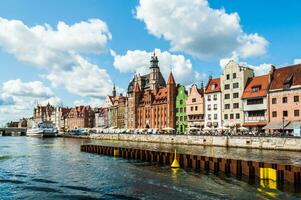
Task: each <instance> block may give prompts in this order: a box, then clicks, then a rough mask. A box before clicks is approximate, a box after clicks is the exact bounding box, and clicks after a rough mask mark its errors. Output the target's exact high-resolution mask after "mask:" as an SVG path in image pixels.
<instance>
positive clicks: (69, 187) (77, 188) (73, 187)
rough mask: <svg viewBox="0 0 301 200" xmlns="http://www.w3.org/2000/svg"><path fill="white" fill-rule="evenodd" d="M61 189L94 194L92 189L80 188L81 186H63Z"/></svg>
mask: <svg viewBox="0 0 301 200" xmlns="http://www.w3.org/2000/svg"><path fill="white" fill-rule="evenodd" d="M61 187H62V188H68V189H72V190H80V191H84V192H94V190H93V189H90V188H87V187H82V186H71V185H64V186H61Z"/></svg>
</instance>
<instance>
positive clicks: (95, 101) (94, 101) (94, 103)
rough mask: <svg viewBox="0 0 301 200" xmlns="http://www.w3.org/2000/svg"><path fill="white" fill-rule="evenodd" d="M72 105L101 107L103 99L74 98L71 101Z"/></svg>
mask: <svg viewBox="0 0 301 200" xmlns="http://www.w3.org/2000/svg"><path fill="white" fill-rule="evenodd" d="M73 104H74V106H81V105H84V106H91V107H92V108H96V107H101V106H103V104H104V99H97V98H90V99H88V100H83V99H81V100H75V101H74V102H73Z"/></svg>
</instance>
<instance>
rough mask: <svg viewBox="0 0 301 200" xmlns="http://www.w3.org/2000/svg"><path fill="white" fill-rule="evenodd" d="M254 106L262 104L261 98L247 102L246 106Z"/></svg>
mask: <svg viewBox="0 0 301 200" xmlns="http://www.w3.org/2000/svg"><path fill="white" fill-rule="evenodd" d="M255 104H263V98H260V99H248V100H247V105H255Z"/></svg>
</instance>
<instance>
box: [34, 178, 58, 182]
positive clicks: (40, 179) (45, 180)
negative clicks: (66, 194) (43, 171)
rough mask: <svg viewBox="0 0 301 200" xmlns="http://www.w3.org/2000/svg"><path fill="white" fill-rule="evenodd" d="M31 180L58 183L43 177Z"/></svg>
mask: <svg viewBox="0 0 301 200" xmlns="http://www.w3.org/2000/svg"><path fill="white" fill-rule="evenodd" d="M31 180H32V181H34V182H40V183H58V182H56V181H52V180H47V179H42V178H33V179H31Z"/></svg>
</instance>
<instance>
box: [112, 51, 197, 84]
mask: <svg viewBox="0 0 301 200" xmlns="http://www.w3.org/2000/svg"><path fill="white" fill-rule="evenodd" d="M155 52H156V55H157V56H158V60H159V66H160V70H161V72H162V74H163V76H165V78H167V76H168V75H169V73H170V70H172V72H173V75H174V77H175V79H176V82H177V83H181V84H189V83H191V82H193V81H195V80H196V79H197V80H199V78H201V76H200V73H198V72H196V71H194V70H193V67H192V64H191V61H190V60H189V59H186V58H185V57H184V56H183V55H180V54H178V55H176V54H171V53H170V52H168V51H161V50H160V49H155ZM152 54H153V52H147V51H142V50H133V51H131V50H128V51H127V52H126V54H125V55H118V54H117V53H116V52H114V51H113V50H111V55H112V56H113V57H114V63H113V65H114V67H115V68H116V69H118V70H119V71H120V72H123V73H126V72H136V73H140V74H146V73H148V72H149V66H150V58H151V56H152Z"/></svg>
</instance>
